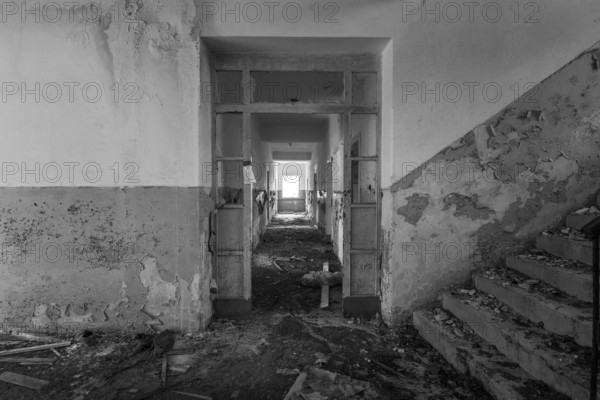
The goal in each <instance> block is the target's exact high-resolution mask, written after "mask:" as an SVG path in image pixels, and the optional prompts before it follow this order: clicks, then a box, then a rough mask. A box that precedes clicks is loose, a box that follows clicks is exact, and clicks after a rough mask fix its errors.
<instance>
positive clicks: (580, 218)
mask: <svg viewBox="0 0 600 400" xmlns="http://www.w3.org/2000/svg"><path fill="white" fill-rule="evenodd" d="M598 216H599V214H569V215H567V221H566V225H567V227H569V228H573V229H578V230H579V229H581V228H583V226H584V225H586V224H587V223H588V222H592V221H593V220H594V219H596V218H598Z"/></svg>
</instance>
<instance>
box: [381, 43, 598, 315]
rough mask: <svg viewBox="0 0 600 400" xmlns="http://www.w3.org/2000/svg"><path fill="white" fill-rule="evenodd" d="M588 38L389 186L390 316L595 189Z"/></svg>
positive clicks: (497, 259) (593, 78) (525, 240)
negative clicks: (547, 73)
mask: <svg viewBox="0 0 600 400" xmlns="http://www.w3.org/2000/svg"><path fill="white" fill-rule="evenodd" d="M599 55H600V51H599V50H598V48H597V47H595V48H594V49H592V50H591V51H589V52H586V53H584V54H583V55H581V56H580V57H578V58H577V59H575V60H574V61H572V62H571V63H570V64H568V65H567V66H565V67H564V68H562V69H561V70H559V71H558V72H557V73H555V74H553V75H552V76H551V77H549V78H548V79H546V80H545V81H543V82H542V83H540V84H539V85H537V86H536V87H534V88H533V89H532V90H531V92H529V93H527V94H526V95H525V96H523V97H522V98H520V99H519V100H517V101H516V102H514V103H512V104H510V105H509V106H508V107H506V108H504V109H503V110H502V111H501V112H499V113H498V114H497V115H496V116H494V117H492V118H490V119H488V120H487V121H485V122H484V123H483V124H481V125H479V126H477V127H476V128H475V129H473V130H472V131H471V132H469V133H468V134H466V135H465V136H463V137H462V138H460V139H458V140H457V141H455V142H453V143H452V144H450V146H448V147H446V148H445V149H443V150H442V151H441V152H439V153H438V154H437V155H435V156H434V157H433V158H431V159H430V160H429V161H427V162H425V163H424V164H422V165H416V164H413V165H412V166H411V167H412V168H411V169H413V171H412V172H411V173H409V174H407V175H406V176H405V177H404V178H403V179H401V180H400V181H398V182H397V183H395V184H394V185H393V186H392V187H391V190H390V191H391V194H392V197H393V200H392V204H389V203H388V204H384V207H391V209H392V210H394V214H395V216H394V221H393V223H392V227H391V229H390V230H389V231H387V232H386V234H385V235H384V242H385V253H384V257H385V260H386V261H387V262H386V263H385V264H386V265H385V268H384V271H383V281H382V283H383V286H384V289H383V293H384V312H385V313H386V314H387V318H389V320H394V319H395V318H397V317H399V316H400V315H401V314H402V313H403V312H405V311H408V310H410V309H411V308H414V307H416V306H418V305H420V304H423V303H424V302H428V301H431V300H433V299H435V296H436V295H437V294H438V293H439V292H440V290H441V289H442V288H443V287H444V286H446V285H448V284H451V283H459V282H461V281H464V280H466V279H468V278H469V276H470V273H471V272H472V271H473V270H474V269H476V268H479V267H482V266H486V265H487V266H489V265H493V264H496V263H501V262H503V260H504V258H505V257H506V256H507V255H508V254H511V253H512V252H514V251H518V250H521V249H523V248H524V247H527V246H528V245H530V244H531V242H532V240H533V239H534V238H535V236H536V235H537V234H538V233H539V232H541V231H542V230H544V229H546V228H549V227H551V226H554V225H557V224H559V223H560V222H561V220H562V219H563V218H564V217H565V214H566V213H568V212H570V211H573V210H575V209H577V208H578V207H581V206H583V205H586V204H589V203H590V202H593V201H595V198H596V193H597V192H598V191H599V190H600V156H599V154H600V69H599V68H598V65H597V64H598V63H597V62H596V59H597V58H600V57H598V56H599Z"/></svg>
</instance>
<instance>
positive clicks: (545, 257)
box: [516, 249, 592, 280]
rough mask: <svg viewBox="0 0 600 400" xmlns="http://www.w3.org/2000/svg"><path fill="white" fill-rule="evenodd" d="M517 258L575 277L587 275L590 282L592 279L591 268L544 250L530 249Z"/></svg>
mask: <svg viewBox="0 0 600 400" xmlns="http://www.w3.org/2000/svg"><path fill="white" fill-rule="evenodd" d="M516 258H517V259H520V260H524V261H528V262H537V263H539V264H541V265H543V266H544V267H547V268H553V269H560V270H564V271H566V272H568V273H571V274H574V275H586V276H589V278H590V280H591V279H592V267H591V266H589V265H587V264H584V263H582V262H579V261H577V260H570V259H568V258H562V257H558V256H555V255H554V254H551V253H548V252H547V251H544V250H540V249H530V250H528V251H526V252H524V253H522V254H519V255H517V256H516Z"/></svg>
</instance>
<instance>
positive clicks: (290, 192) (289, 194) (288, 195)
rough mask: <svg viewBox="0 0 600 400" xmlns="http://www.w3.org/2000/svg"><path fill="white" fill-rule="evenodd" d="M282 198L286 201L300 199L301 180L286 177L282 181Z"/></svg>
mask: <svg viewBox="0 0 600 400" xmlns="http://www.w3.org/2000/svg"><path fill="white" fill-rule="evenodd" d="M282 181H283V182H282V185H281V197H283V198H284V199H297V198H298V197H300V180H299V179H297V177H295V176H292V177H286V176H284V177H283V179H282Z"/></svg>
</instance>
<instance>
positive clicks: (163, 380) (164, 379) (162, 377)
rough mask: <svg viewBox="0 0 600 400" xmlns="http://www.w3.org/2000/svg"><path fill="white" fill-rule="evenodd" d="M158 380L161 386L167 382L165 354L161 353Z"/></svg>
mask: <svg viewBox="0 0 600 400" xmlns="http://www.w3.org/2000/svg"><path fill="white" fill-rule="evenodd" d="M160 381H161V383H162V385H163V386H165V385H166V384H167V354H166V353H165V354H163V359H162V368H161V371H160Z"/></svg>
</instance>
